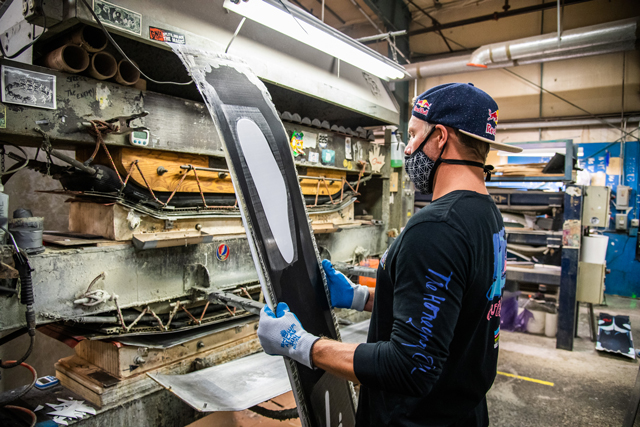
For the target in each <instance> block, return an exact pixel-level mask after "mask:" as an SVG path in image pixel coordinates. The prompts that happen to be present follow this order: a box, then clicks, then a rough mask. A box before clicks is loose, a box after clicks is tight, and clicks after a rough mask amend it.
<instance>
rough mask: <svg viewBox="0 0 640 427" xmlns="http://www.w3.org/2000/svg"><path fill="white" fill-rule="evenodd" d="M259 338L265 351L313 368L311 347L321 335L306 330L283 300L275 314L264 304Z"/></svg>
mask: <svg viewBox="0 0 640 427" xmlns="http://www.w3.org/2000/svg"><path fill="white" fill-rule="evenodd" d="M258 338H259V339H260V344H262V348H264V351H265V353H267V354H270V355H272V356H276V355H280V356H287V357H290V358H291V359H293V360H295V361H296V362H298V363H301V364H303V365H305V366H307V367H309V368H311V369H313V365H312V363H311V348H312V347H313V344H314V343H315V342H316V341H317V340H319V339H320V338H319V337H316V336H315V335H312V334H310V333H308V332H307V331H305V330H304V328H303V327H302V324H300V321H299V320H298V317H297V316H296V315H295V314H293V313H292V312H291V311H290V310H289V306H288V305H287V304H286V303H284V302H281V303H279V304H278V306H277V307H276V312H275V314H274V313H273V311H272V310H271V309H270V308H269V307H268V306H266V305H265V306H264V307H263V308H262V311H261V312H260V323H259V324H258Z"/></svg>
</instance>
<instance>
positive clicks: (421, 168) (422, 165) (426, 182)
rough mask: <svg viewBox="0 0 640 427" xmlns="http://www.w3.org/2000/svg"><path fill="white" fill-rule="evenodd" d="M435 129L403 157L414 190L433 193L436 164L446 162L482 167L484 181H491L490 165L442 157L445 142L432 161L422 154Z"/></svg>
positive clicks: (491, 168) (445, 145) (491, 167)
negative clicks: (485, 175)
mask: <svg viewBox="0 0 640 427" xmlns="http://www.w3.org/2000/svg"><path fill="white" fill-rule="evenodd" d="M435 130H436V127H435V126H434V127H433V129H431V131H429V133H428V134H427V136H426V138H425V139H424V140H423V141H422V143H420V146H419V147H418V148H417V149H416V150H415V151H414V152H413V153H411V154H410V155H409V156H405V157H404V170H405V171H406V172H407V175H409V179H410V180H411V181H412V182H413V184H414V185H415V187H416V190H418V191H420V192H421V193H422V194H432V193H433V186H434V177H435V175H436V169H437V168H438V166H440V163H447V164H450V165H465V166H475V167H479V168H482V169H483V170H484V172H485V173H486V174H487V178H486V181H491V171H492V170H493V166H491V165H486V166H485V165H483V164H482V163H480V162H472V161H471V160H454V159H443V158H442V153H443V152H444V149H445V148H446V147H447V143H446V142H445V144H444V146H443V147H442V151H440V155H439V156H438V159H437V160H435V161H433V160H431V159H430V158H429V157H428V156H427V155H426V154H424V152H423V151H422V149H423V148H424V145H425V144H426V143H427V140H428V139H429V137H431V135H432V134H433V132H434V131H435Z"/></svg>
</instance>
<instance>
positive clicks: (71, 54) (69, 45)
mask: <svg viewBox="0 0 640 427" xmlns="http://www.w3.org/2000/svg"><path fill="white" fill-rule="evenodd" d="M108 43H109V41H108V40H107V37H106V36H105V34H104V33H103V32H102V30H100V29H99V28H95V27H92V26H90V25H85V26H82V27H80V28H78V29H77V30H75V31H74V32H73V33H71V34H70V35H69V36H68V37H67V38H66V39H65V44H64V45H62V46H60V47H59V48H57V49H55V50H53V51H51V52H49V53H48V54H46V55H45V56H44V58H43V60H42V63H43V65H44V66H46V67H49V68H53V69H56V70H59V71H64V72H66V73H74V74H75V73H81V72H83V71H85V70H86V72H87V73H88V74H89V75H90V76H91V77H93V78H94V79H97V80H108V79H113V80H115V81H116V82H118V83H120V84H121V85H125V86H133V85H135V84H136V83H138V81H139V80H140V71H138V69H137V68H136V67H135V66H134V65H133V64H132V63H131V62H129V61H127V60H125V59H123V60H121V61H120V62H118V61H117V60H116V58H115V57H114V56H113V55H111V54H110V53H108V52H106V51H105V48H106V47H107V45H108Z"/></svg>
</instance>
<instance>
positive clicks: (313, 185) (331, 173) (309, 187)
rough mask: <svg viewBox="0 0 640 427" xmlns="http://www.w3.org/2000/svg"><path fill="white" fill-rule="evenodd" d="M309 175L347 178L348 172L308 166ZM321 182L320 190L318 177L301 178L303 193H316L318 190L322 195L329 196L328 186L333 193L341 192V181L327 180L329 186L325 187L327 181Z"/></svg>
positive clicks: (308, 194)
mask: <svg viewBox="0 0 640 427" xmlns="http://www.w3.org/2000/svg"><path fill="white" fill-rule="evenodd" d="M307 176H323V177H325V178H338V179H341V178H346V177H347V172H346V171H340V170H332V169H321V168H308V169H307ZM319 182H320V189H319V191H318V180H317V179H302V180H300V188H301V189H302V194H304V195H307V196H310V195H315V194H316V191H318V193H319V194H320V195H321V196H327V195H328V194H329V193H327V187H328V188H329V192H330V193H331V194H332V195H333V194H336V193H339V192H340V189H341V187H342V182H341V181H333V182H332V183H329V181H325V182H326V184H327V186H326V187H325V183H323V182H322V181H319Z"/></svg>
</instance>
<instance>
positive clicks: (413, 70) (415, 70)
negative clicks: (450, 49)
mask: <svg viewBox="0 0 640 427" xmlns="http://www.w3.org/2000/svg"><path fill="white" fill-rule="evenodd" d="M468 63H469V54H468V53H464V54H462V55H457V56H451V57H448V58H442V59H434V60H431V61H425V62H414V63H413V64H405V65H404V69H405V70H407V72H408V73H409V75H410V76H411V77H405V78H404V79H401V80H415V79H424V78H427V77H435V76H445V75H447V74H458V73H468V72H469V71H480V70H481V68H476V67H469V66H468V65H467V64H468Z"/></svg>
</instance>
